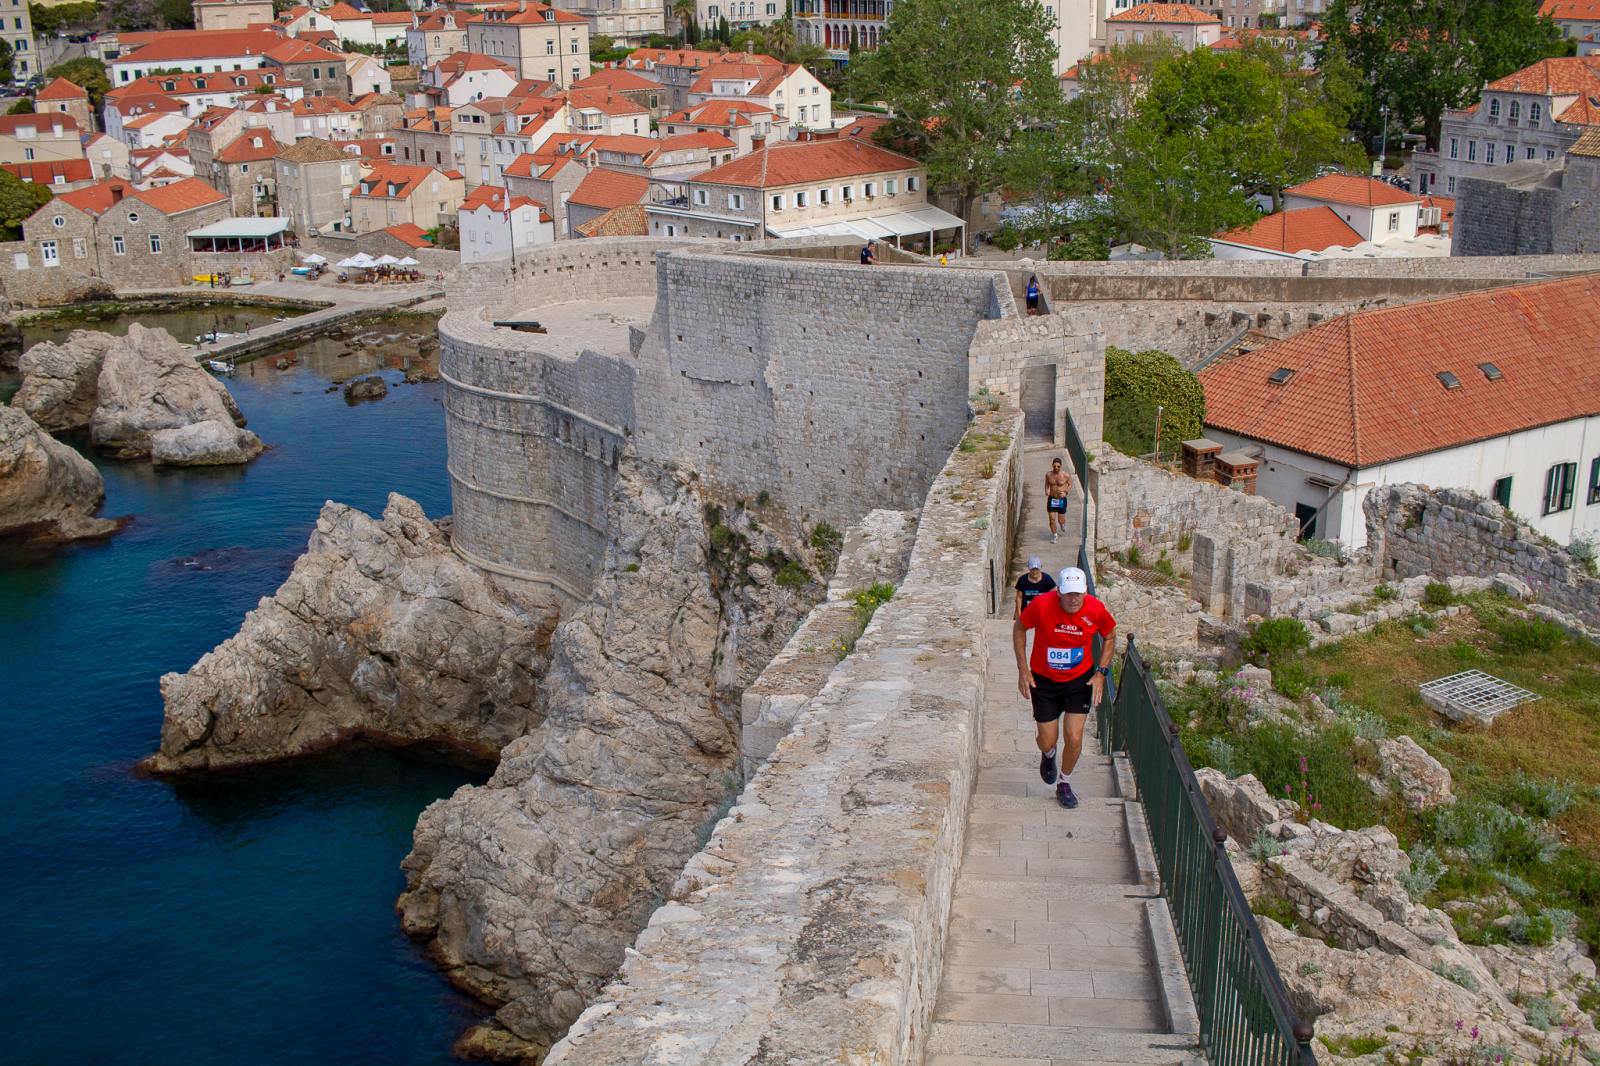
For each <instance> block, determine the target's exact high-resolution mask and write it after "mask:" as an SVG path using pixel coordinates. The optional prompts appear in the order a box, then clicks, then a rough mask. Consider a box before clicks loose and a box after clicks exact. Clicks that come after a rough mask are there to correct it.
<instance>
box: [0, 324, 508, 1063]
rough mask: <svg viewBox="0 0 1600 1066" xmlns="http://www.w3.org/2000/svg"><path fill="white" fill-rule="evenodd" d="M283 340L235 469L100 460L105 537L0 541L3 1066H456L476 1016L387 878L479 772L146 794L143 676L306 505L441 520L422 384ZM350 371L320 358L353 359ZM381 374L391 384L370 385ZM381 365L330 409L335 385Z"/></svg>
mask: <svg viewBox="0 0 1600 1066" xmlns="http://www.w3.org/2000/svg"><path fill="white" fill-rule="evenodd" d="M365 328H366V329H367V330H368V333H367V334H366V336H365V337H364V338H363V339H362V340H361V341H359V342H358V343H355V344H351V343H346V342H343V341H338V340H325V341H319V342H315V343H313V344H310V345H304V346H301V348H300V349H298V351H297V355H298V356H299V358H300V362H299V364H298V365H296V366H294V367H293V368H291V369H288V370H284V371H279V370H276V369H274V368H273V367H272V365H271V362H272V361H271V360H266V361H262V362H257V363H253V364H248V365H246V366H244V367H241V368H240V371H239V374H238V377H237V378H236V379H235V380H234V381H233V382H232V383H231V388H232V389H233V392H234V395H235V396H236V397H237V399H238V401H239V404H240V406H241V407H242V408H243V410H244V411H245V413H246V415H247V416H248V417H249V419H250V428H252V429H254V430H255V431H256V432H258V433H259V434H260V435H261V437H262V439H263V440H265V441H267V442H268V443H269V444H271V445H273V447H272V450H271V451H269V452H268V453H267V454H266V455H265V456H263V457H262V458H260V459H259V460H257V461H256V462H255V463H253V464H251V465H250V466H249V467H248V468H245V469H242V470H209V471H208V470H198V471H195V470H191V471H157V470H154V469H152V468H151V467H150V466H148V464H133V463H112V462H108V461H104V460H100V459H96V460H95V461H96V463H97V465H98V466H99V467H100V469H101V471H102V473H103V474H104V476H105V479H106V492H107V501H106V506H105V508H104V509H103V510H102V512H101V513H102V514H105V515H132V516H133V521H132V522H131V523H130V525H129V526H128V527H127V528H126V529H125V530H123V531H122V532H121V533H119V534H118V535H117V536H115V537H113V538H112V539H110V540H108V541H106V542H104V543H102V544H94V545H87V546H82V547H74V548H69V549H66V550H65V551H58V552H54V553H50V554H45V555H37V556H27V555H22V554H20V553H19V552H17V551H16V550H15V549H0V663H3V666H4V672H3V683H0V684H3V687H0V693H3V695H0V731H3V737H4V742H3V743H0V812H3V819H4V820H3V825H4V827H5V829H4V832H3V833H0V841H3V843H0V915H4V916H5V924H6V937H5V939H6V942H7V951H6V953H5V954H6V956H7V958H8V962H7V964H6V965H5V966H4V967H3V968H0V1062H8V1063H9V1062H17V1063H139V1064H143V1063H151V1064H155V1063H184V1064H186V1066H202V1064H212V1063H216V1064H222V1063H229V1064H237V1063H274V1064H278V1063H284V1064H287V1063H368V1062H371V1063H379V1062H381V1063H390V1064H421V1063H443V1062H447V1061H450V1059H449V1053H448V1049H449V1045H450V1043H451V1041H452V1040H453V1039H454V1037H455V1036H456V1034H457V1033H458V1032H459V1031H460V1030H461V1029H462V1028H463V1027H464V1026H465V1025H467V1024H469V1023H470V1022H471V1021H472V1020H474V1017H475V1011H474V1009H473V1005H472V1004H471V1003H469V1002H467V1001H466V1000H464V999H463V998H462V997H460V996H458V995H457V994H455V993H454V992H452V991H451V990H450V988H449V987H448V986H447V984H446V983H445V981H444V980H443V979H442V978H441V977H440V976H439V974H438V973H437V972H436V971H435V970H434V969H433V968H432V967H431V966H430V965H429V964H428V963H427V962H426V961H425V960H424V959H423V958H422V957H421V955H420V954H419V952H418V951H417V950H416V948H415V947H414V946H413V945H412V944H411V943H410V942H409V941H408V940H407V939H406V938H405V937H404V935H403V934H402V933H401V932H400V928H399V924H398V921H397V919H396V917H395V914H394V909H393V907H394V899H395V896H396V895H397V894H398V892H399V891H400V889H401V887H402V885H403V879H402V877H401V875H400V872H399V869H398V863H399V861H400V859H401V858H403V857H404V855H405V853H406V851H407V850H408V849H409V846H410V841H411V830H412V826H413V825H414V824H415V820H416V816H417V814H418V812H419V811H421V809H422V808H423V807H424V806H425V805H426V804H427V803H429V802H431V801H432V800H434V799H437V798H439V797H441V796H444V795H447V794H449V793H450V792H451V791H452V790H454V789H455V788H456V787H457V786H459V785H462V784H465V783H468V782H471V781H475V780H480V779H481V774H480V772H479V771H478V770H474V769H469V768H463V767H459V766H454V765H451V764H449V763H446V762H443V761H439V760H430V759H428V758H425V757H422V756H415V755H411V754H400V753H395V752H387V751H373V750H368V751H360V752H350V751H346V752H341V753H334V754H330V755H327V756H323V757H319V758H316V759H311V760H305V761H301V762H298V763H293V764H284V765H280V766H275V767H270V768H264V769H257V770H249V771H239V772H236V773H232V774H228V775H221V776H211V777H208V778H203V779H190V780H185V781H182V782H178V783H173V782H169V781H161V780H151V779H147V778H144V777H141V776H139V775H137V774H136V773H134V771H133V766H134V763H135V762H137V761H138V760H139V759H140V758H142V757H143V756H145V755H147V754H149V753H150V752H151V751H152V750H154V748H155V746H156V743H157V739H158V732H159V728H160V721H161V698H160V691H159V688H158V679H159V678H160V676H161V674H163V673H164V672H167V671H170V670H183V669H186V668H187V667H188V666H190V665H191V664H192V663H193V662H194V661H195V660H196V659H198V658H199V657H200V656H201V655H202V654H204V653H205V652H206V651H208V650H209V649H210V648H212V647H213V646H214V645H216V644H217V643H219V642H220V641H221V640H223V639H224V638H226V637H227V636H229V635H231V634H232V633H233V632H234V631H235V629H236V628H237V627H238V625H239V622H240V620H241V619H242V618H243V616H244V614H245V612H246V611H247V610H249V609H250V608H251V607H253V606H254V605H255V603H256V601H257V600H258V599H259V598H260V597H261V596H264V595H268V594H270V593H271V592H272V591H273V590H274V589H275V588H276V587H277V586H278V584H279V583H280V582H281V581H282V580H283V578H284V576H285V575H286V574H287V573H288V571H289V568H290V566H291V565H292V564H293V561H294V559H295V557H296V556H297V555H298V554H299V553H300V552H301V551H302V550H303V549H304V547H305V542H306V538H307V536H308V535H309V533H310V531H311V528H312V526H313V524H314V522H315V520H316V516H317V512H318V510H319V509H320V507H321V506H322V502H323V501H324V500H326V499H335V500H340V501H343V502H346V503H350V504H353V505H355V506H356V507H359V508H361V509H363V510H365V511H367V512H369V513H376V512H378V511H379V510H381V509H382V507H383V503H384V499H385V497H386V495H387V493H388V492H389V491H390V490H395V491H400V492H403V493H405V494H407V495H410V496H412V497H414V498H416V499H417V500H418V501H419V502H420V503H421V504H422V505H423V507H424V508H425V509H426V510H427V511H428V513H429V514H431V515H439V514H443V513H445V512H446V511H447V510H448V507H449V495H448V485H447V481H446V476H445V470H444V429H443V418H442V415H441V412H440V406H439V400H440V391H439V387H438V385H437V384H421V385H400V384H398V383H399V382H400V380H401V378H402V373H401V372H400V370H399V369H394V368H395V367H400V366H403V365H405V364H406V363H407V362H408V361H411V360H415V359H418V358H423V357H424V356H419V355H418V347H419V346H418V343H417V342H416V341H415V340H413V339H411V338H409V337H407V336H405V331H407V330H409V331H411V332H412V334H413V335H414V334H415V333H417V332H419V331H425V332H429V333H431V323H427V322H425V321H424V322H422V323H418V322H417V321H416V320H415V319H412V320H399V324H398V325H396V326H393V327H392V328H389V327H386V326H385V325H383V324H380V325H379V326H378V327H377V330H378V333H379V334H383V333H384V330H385V329H386V328H388V330H389V332H388V337H389V339H388V340H385V337H384V336H382V335H380V336H377V337H376V338H375V337H374V335H373V333H372V332H371V330H372V327H370V326H369V327H365ZM352 350H354V351H356V354H341V353H346V352H350V351H352ZM385 367H390V368H389V369H384V368H385ZM374 370H376V371H378V372H381V373H382V374H383V376H384V377H385V378H386V380H388V382H389V384H390V386H391V391H390V393H389V396H388V397H387V398H385V399H383V400H381V401H378V402H375V403H368V404H362V405H359V406H356V407H349V406H347V405H346V404H345V403H344V401H343V399H342V397H341V396H340V395H339V394H338V393H337V392H335V393H331V394H330V393H326V392H325V391H324V390H325V389H326V388H327V387H328V385H329V383H330V379H331V378H332V377H348V376H351V375H353V374H354V373H357V372H371V371H374Z"/></svg>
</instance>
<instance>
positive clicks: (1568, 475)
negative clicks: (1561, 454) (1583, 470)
mask: <svg viewBox="0 0 1600 1066" xmlns="http://www.w3.org/2000/svg"><path fill="white" fill-rule="evenodd" d="M1561 474H1562V476H1561V510H1563V511H1565V510H1566V509H1567V508H1569V507H1571V506H1572V493H1573V490H1574V489H1576V488H1577V487H1578V464H1577V463H1562V464H1561Z"/></svg>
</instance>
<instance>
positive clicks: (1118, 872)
mask: <svg viewBox="0 0 1600 1066" xmlns="http://www.w3.org/2000/svg"><path fill="white" fill-rule="evenodd" d="M1050 454H1059V452H1057V451H1052V452H1051V453H1050ZM1028 458H1029V462H1028V481H1027V485H1026V495H1027V505H1028V506H1027V509H1026V511H1025V518H1024V522H1025V525H1024V528H1023V530H1022V531H1021V535H1020V536H1019V538H1018V539H1019V541H1020V543H1019V545H1018V556H1019V558H1020V559H1026V557H1027V555H1029V554H1038V555H1041V556H1043V557H1044V563H1045V567H1046V568H1047V569H1050V570H1052V571H1054V570H1056V569H1059V568H1060V567H1062V566H1066V565H1070V564H1071V563H1072V562H1073V561H1074V559H1075V558H1076V554H1077V544H1076V539H1075V538H1073V540H1072V543H1071V544H1070V545H1069V544H1068V538H1066V537H1063V538H1062V540H1061V542H1060V543H1058V544H1051V543H1050V542H1049V537H1048V535H1046V534H1043V533H1042V532H1041V530H1042V527H1043V526H1044V509H1043V503H1042V495H1043V493H1042V479H1043V472H1044V468H1045V466H1046V464H1047V461H1048V458H1047V456H1046V455H1043V454H1040V453H1034V454H1031V455H1029V457H1028ZM1074 495H1075V496H1076V499H1074V501H1073V517H1074V518H1076V517H1077V511H1076V508H1077V507H1078V506H1081V503H1080V501H1081V499H1082V497H1081V494H1078V493H1075V494H1074ZM1018 569H1020V566H1019V567H1018ZM1015 574H1016V571H1014V572H1013V574H1012V575H1011V576H1012V578H1013V579H1014V578H1015ZM1005 613H1006V617H1004V618H999V619H993V620H991V621H989V622H988V623H987V625H986V637H987V640H988V669H987V674H986V678H985V689H986V695H985V706H984V713H983V749H982V756H981V762H980V769H979V773H978V779H977V786H976V788H975V790H974V795H973V797H972V805H971V810H970V815H969V818H968V823H967V833H966V851H965V854H964V855H963V857H962V863H961V870H960V873H959V874H958V876H957V879H956V884H955V894H954V898H953V901H952V905H951V913H950V929H949V934H948V936H947V938H946V941H945V959H944V974H943V977H942V978H941V981H940V986H939V996H938V1001H937V1003H936V1005H935V1008H934V1016H933V1017H934V1023H933V1028H932V1031H931V1032H930V1033H929V1036H928V1044H927V1055H926V1059H925V1063H926V1066H1110V1064H1113V1063H1129V1064H1132V1063H1139V1064H1147V1063H1148V1064H1159V1063H1190V1062H1195V1061H1202V1062H1203V1059H1201V1058H1200V1057H1199V1050H1198V1045H1197V1034H1198V1024H1197V1022H1196V1019H1195V1015H1194V1008H1193V1003H1192V998H1191V996H1190V994H1189V988H1188V984H1187V979H1186V978H1185V976H1184V970H1183V964H1182V960H1181V958H1180V957H1179V955H1178V949H1177V939H1176V936H1175V935H1174V933H1173V930H1172V924H1171V919H1170V916H1169V914H1168V911H1167V906H1166V902H1165V901H1164V900H1162V899H1161V897H1160V895H1159V892H1158V890H1157V887H1156V882H1157V878H1156V875H1155V872H1154V861H1153V856H1152V855H1151V853H1150V851H1149V843H1148V833H1147V831H1146V829H1145V822H1144V813H1143V810H1142V809H1141V807H1140V806H1139V804H1138V802H1137V800H1125V798H1124V795H1123V792H1122V789H1121V787H1119V784H1118V780H1119V776H1121V777H1122V778H1123V779H1126V777H1127V775H1126V773H1125V772H1124V773H1123V774H1121V775H1119V773H1118V768H1117V767H1116V766H1115V765H1114V763H1113V760H1112V759H1110V758H1107V757H1105V756H1102V755H1100V754H1099V741H1098V739H1096V738H1095V736H1094V718H1093V716H1091V717H1090V719H1089V724H1088V730H1087V732H1086V735H1085V737H1084V745H1083V748H1084V752H1083V755H1082V757H1081V758H1080V759H1079V760H1078V765H1077V767H1076V769H1074V770H1073V772H1072V775H1071V777H1070V778H1069V780H1070V781H1071V782H1072V787H1073V790H1074V791H1075V792H1077V794H1078V796H1079V797H1080V800H1081V803H1080V805H1079V807H1078V808H1077V809H1076V810H1071V811H1069V810H1065V809H1063V808H1062V807H1060V806H1059V805H1058V804H1057V803H1056V800H1055V789H1054V788H1053V786H1050V785H1046V784H1045V783H1044V782H1042V781H1040V780H1039V753H1038V749H1037V748H1036V746H1035V745H1034V741H1033V716H1032V715H1031V713H1030V712H1029V708H1028V705H1027V703H1025V702H1024V701H1023V699H1022V697H1021V695H1020V694H1018V692H1017V672H1016V659H1015V656H1014V654H1013V652H1012V647H1011V619H1010V611H1009V610H1007V611H1006V612H1005Z"/></svg>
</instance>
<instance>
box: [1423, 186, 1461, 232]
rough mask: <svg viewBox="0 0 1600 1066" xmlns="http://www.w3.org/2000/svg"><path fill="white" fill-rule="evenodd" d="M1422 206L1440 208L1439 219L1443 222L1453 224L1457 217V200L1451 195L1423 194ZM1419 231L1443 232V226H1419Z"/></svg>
mask: <svg viewBox="0 0 1600 1066" xmlns="http://www.w3.org/2000/svg"><path fill="white" fill-rule="evenodd" d="M1422 206H1423V207H1425V208H1427V207H1437V208H1438V209H1439V221H1440V222H1441V223H1450V224H1453V223H1454V221H1455V217H1456V202H1455V200H1454V199H1453V198H1451V197H1448V196H1435V195H1434V194H1432V193H1428V194H1426V195H1425V196H1423V198H1422ZM1417 232H1418V233H1440V232H1442V230H1441V228H1440V227H1439V226H1418V227H1417Z"/></svg>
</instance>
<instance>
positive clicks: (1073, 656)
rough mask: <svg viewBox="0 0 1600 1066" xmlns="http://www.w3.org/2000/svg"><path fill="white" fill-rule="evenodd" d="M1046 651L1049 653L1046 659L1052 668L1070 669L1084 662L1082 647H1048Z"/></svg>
mask: <svg viewBox="0 0 1600 1066" xmlns="http://www.w3.org/2000/svg"><path fill="white" fill-rule="evenodd" d="M1045 651H1046V654H1047V655H1048V658H1047V659H1046V660H1045V661H1046V662H1048V663H1049V664H1050V669H1052V670H1070V669H1072V668H1073V667H1074V666H1077V665H1078V664H1079V663H1081V662H1083V649H1082V648H1046V649H1045Z"/></svg>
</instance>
